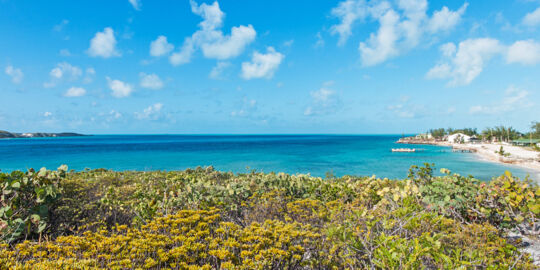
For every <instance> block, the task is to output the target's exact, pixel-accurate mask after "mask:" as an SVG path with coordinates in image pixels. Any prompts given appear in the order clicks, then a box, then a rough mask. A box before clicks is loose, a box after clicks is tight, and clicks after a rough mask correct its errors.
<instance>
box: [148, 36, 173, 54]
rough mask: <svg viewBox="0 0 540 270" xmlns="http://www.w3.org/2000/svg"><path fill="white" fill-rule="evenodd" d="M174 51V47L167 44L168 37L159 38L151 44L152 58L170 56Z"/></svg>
mask: <svg viewBox="0 0 540 270" xmlns="http://www.w3.org/2000/svg"><path fill="white" fill-rule="evenodd" d="M173 49H174V45H172V44H171V43H168V42H167V37H166V36H159V37H158V38H157V39H156V40H154V41H152V42H151V43H150V55H151V56H156V57H159V56H163V55H166V54H169V53H170V52H171V51H172V50H173Z"/></svg>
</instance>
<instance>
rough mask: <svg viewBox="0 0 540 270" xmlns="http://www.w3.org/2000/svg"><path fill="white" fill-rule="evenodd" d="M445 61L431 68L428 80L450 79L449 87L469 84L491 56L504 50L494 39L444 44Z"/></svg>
mask: <svg viewBox="0 0 540 270" xmlns="http://www.w3.org/2000/svg"><path fill="white" fill-rule="evenodd" d="M441 50H442V51H443V54H444V55H445V60H444V62H442V63H439V64H437V65H436V66H434V67H433V68H431V69H430V70H429V71H428V73H427V75H426V77H427V78H428V79H450V82H449V85H451V86H457V85H466V84H469V83H471V82H472V81H473V80H474V79H475V78H476V77H477V76H478V75H479V74H480V73H481V72H482V70H483V69H484V65H485V64H486V63H487V61H489V60H490V59H491V58H492V57H493V56H495V55H497V54H500V53H502V52H504V50H505V48H504V46H503V45H501V44H500V42H499V41H498V40H496V39H491V38H477V39H467V40H465V41H462V42H460V43H459V46H457V50H456V49H455V45H454V46H452V45H449V44H445V45H443V47H442V49H441Z"/></svg>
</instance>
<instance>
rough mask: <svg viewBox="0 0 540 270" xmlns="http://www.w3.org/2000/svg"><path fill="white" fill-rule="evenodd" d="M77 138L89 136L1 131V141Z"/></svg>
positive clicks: (69, 133)
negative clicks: (8, 139) (9, 139)
mask: <svg viewBox="0 0 540 270" xmlns="http://www.w3.org/2000/svg"><path fill="white" fill-rule="evenodd" d="M77 136H87V135H83V134H78V133H73V132H62V133H44V132H35V133H14V132H8V131H5V130H0V139H5V138H44V137H77Z"/></svg>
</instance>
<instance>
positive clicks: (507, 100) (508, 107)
mask: <svg viewBox="0 0 540 270" xmlns="http://www.w3.org/2000/svg"><path fill="white" fill-rule="evenodd" d="M528 96H529V92H528V91H527V90H523V89H519V88H517V87H515V86H510V87H508V88H507V89H506V91H505V93H504V96H503V97H502V100H501V101H498V102H496V103H493V104H490V105H488V106H484V105H475V106H472V107H470V108H469V113H471V114H500V113H508V112H511V111H515V110H517V109H520V108H529V107H531V106H533V105H534V104H533V103H531V102H530V101H529V100H528V99H527V97H528Z"/></svg>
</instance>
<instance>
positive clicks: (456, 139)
mask: <svg viewBox="0 0 540 270" xmlns="http://www.w3.org/2000/svg"><path fill="white" fill-rule="evenodd" d="M446 140H447V141H448V142H450V143H468V142H470V141H471V136H468V135H465V134H463V133H455V134H452V135H448V137H446Z"/></svg>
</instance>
